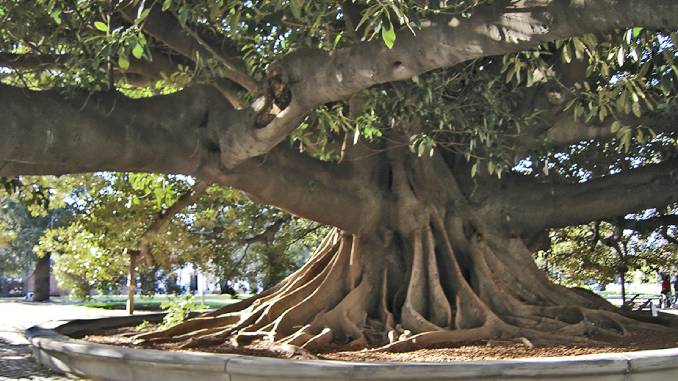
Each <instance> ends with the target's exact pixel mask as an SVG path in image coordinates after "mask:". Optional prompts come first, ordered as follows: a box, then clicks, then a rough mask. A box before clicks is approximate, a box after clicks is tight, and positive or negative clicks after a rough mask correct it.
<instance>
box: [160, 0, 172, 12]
mask: <svg viewBox="0 0 678 381" xmlns="http://www.w3.org/2000/svg"><path fill="white" fill-rule="evenodd" d="M171 6H172V0H165V1H163V3H162V11H163V12H165V11H166V10H168V9H169V8H170V7H171Z"/></svg>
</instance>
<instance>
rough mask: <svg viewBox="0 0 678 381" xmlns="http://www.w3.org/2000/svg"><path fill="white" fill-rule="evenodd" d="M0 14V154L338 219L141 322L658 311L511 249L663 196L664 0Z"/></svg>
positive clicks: (486, 325)
mask: <svg viewBox="0 0 678 381" xmlns="http://www.w3.org/2000/svg"><path fill="white" fill-rule="evenodd" d="M0 17H1V20H2V21H1V22H2V25H3V28H2V31H1V32H0V49H1V53H2V55H1V56H0V60H1V62H2V65H3V66H4V68H5V69H4V70H2V72H1V74H0V75H2V76H3V83H4V84H2V85H0V112H1V113H2V115H3V119H2V122H1V124H0V132H1V133H2V136H3V140H2V141H0V175H3V176H17V175H27V174H33V175H37V174H64V173H77V172H89V171H101V170H116V171H138V172H158V173H169V174H184V175H191V176H195V177H197V178H198V179H200V180H202V181H207V182H209V183H216V184H221V185H226V186H231V187H234V188H237V189H240V190H243V191H245V192H247V193H248V194H249V195H251V196H252V197H253V198H255V199H257V200H260V201H263V202H265V203H268V204H271V205H275V206H277V207H279V208H282V209H285V210H287V211H290V212H292V213H294V214H296V215H299V216H303V217H306V218H310V219H312V220H315V221H317V222H320V223H324V224H328V225H332V226H334V227H336V229H335V230H334V231H333V232H332V233H331V234H330V235H328V236H327V238H326V239H325V241H324V242H323V243H322V244H321V245H320V246H319V247H318V249H317V250H316V252H315V255H314V256H313V257H312V259H311V260H310V261H309V262H308V263H306V265H304V267H302V268H301V269H300V270H299V271H297V272H296V273H295V274H292V275H291V276H290V277H288V278H286V279H285V280H283V281H282V282H281V283H279V284H278V285H277V286H275V287H273V288H271V289H269V290H268V291H266V292H264V293H263V294H261V295H258V296H257V297H254V298H253V299H251V300H248V301H245V302H243V303H239V304H237V305H234V306H231V307H226V308H225V309H222V310H219V311H217V312H214V313H211V314H208V315H206V316H204V317H202V318H200V319H197V320H190V321H188V322H186V323H183V324H181V325H179V326H176V327H173V328H170V329H168V330H165V331H162V332H158V333H153V334H149V335H144V336H143V337H140V339H144V340H147V341H168V340H169V341H172V340H174V341H180V342H184V343H185V344H184V345H186V346H200V345H205V344H208V343H219V342H223V341H224V340H228V339H234V340H235V341H236V342H239V343H243V342H247V341H251V340H269V341H272V342H277V343H286V344H290V345H296V346H302V347H304V348H305V349H308V350H317V349H321V348H322V347H323V346H325V345H328V344H330V343H333V344H337V345H346V346H348V347H354V348H364V347H381V348H383V349H388V350H409V349H415V348H418V347H425V346H431V345H446V344H454V343H458V342H461V341H465V340H478V339H483V338H491V337H503V338H515V337H527V338H529V339H530V340H533V341H536V342H582V341H587V340H590V339H591V338H594V339H599V340H602V339H605V338H609V337H611V336H618V335H625V334H627V333H628V330H629V329H630V328H638V329H652V330H656V329H661V328H658V327H656V326H653V325H647V324H644V323H640V322H637V321H634V320H632V319H629V318H627V317H624V316H622V315H620V314H618V313H616V312H614V309H613V307H611V306H610V305H609V304H607V303H606V302H605V301H604V300H602V299H599V298H597V297H595V296H592V295H589V294H586V293H581V292H578V291H574V290H568V289H565V288H563V287H559V286H556V285H553V284H551V283H550V282H549V281H548V280H547V278H546V277H545V276H544V274H543V273H541V272H540V271H539V269H538V268H537V267H536V265H535V264H534V262H533V261H532V258H531V256H530V252H529V250H528V248H527V246H529V245H531V244H532V243H534V242H538V241H539V239H538V238H539V237H540V236H543V235H544V232H545V229H548V228H553V227H563V226H569V225H576V224H582V223H587V222H590V221H597V220H605V219H610V218H618V217H620V216H624V215H626V214H627V213H630V212H639V211H642V210H645V209H651V208H664V207H665V206H667V205H670V204H671V203H675V202H676V198H677V196H678V186H676V183H677V182H678V178H677V174H676V163H677V162H678V159H677V158H676V136H675V133H676V128H677V127H676V126H677V124H676V123H675V122H676V120H675V115H676V112H675V110H676V103H675V96H676V81H677V80H678V79H677V78H676V75H677V73H678V70H676V65H675V63H674V59H675V57H676V49H677V46H676V42H678V38H676V35H675V34H673V33H672V32H674V31H675V28H676V26H677V25H678V3H677V2H675V1H674V0H646V1H631V0H614V1H613V0H510V1H509V0H494V1H489V0H487V1H483V0H460V1H449V2H438V1H436V2H426V1H416V2H415V1H411V2H405V1H385V0H384V1H382V0H365V1H362V0H356V1H350V2H349V1H346V2H332V1H313V2H301V1H297V0H290V1H282V0H279V1H233V2H222V1H209V2H207V1H206V2H197V1H196V2H188V1H179V0H165V1H157V2H147V1H123V2H111V1H96V2H95V1H78V0H75V1H66V2H56V1H31V2H29V1H8V0H5V1H3V2H2V6H0Z"/></svg>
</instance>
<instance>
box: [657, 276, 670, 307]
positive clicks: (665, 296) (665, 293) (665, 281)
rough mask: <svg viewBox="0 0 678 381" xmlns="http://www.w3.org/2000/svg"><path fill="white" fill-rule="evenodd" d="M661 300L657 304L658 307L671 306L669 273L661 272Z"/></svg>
mask: <svg viewBox="0 0 678 381" xmlns="http://www.w3.org/2000/svg"><path fill="white" fill-rule="evenodd" d="M661 276H662V301H661V303H660V304H659V308H669V307H670V306H671V299H670V296H669V295H670V294H671V282H670V280H669V274H666V273H662V275H661Z"/></svg>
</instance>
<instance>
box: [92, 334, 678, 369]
mask: <svg viewBox="0 0 678 381" xmlns="http://www.w3.org/2000/svg"><path fill="white" fill-rule="evenodd" d="M154 329H157V328H156V327H154V326H147V327H145V328H144V329H142V330H140V329H137V328H135V327H125V328H117V329H111V330H107V331H101V332H97V333H96V334H91V335H87V336H85V337H84V338H83V339H84V340H87V341H91V342H96V343H101V344H110V345H119V346H124V347H129V348H147V349H161V350H173V351H180V350H184V349H181V348H179V347H178V346H177V344H173V343H170V344H153V345H144V346H141V345H136V344H135V343H134V340H133V339H132V336H135V335H138V334H140V333H143V332H148V331H151V330H154ZM593 339H595V338H593ZM676 346H678V337H673V336H670V335H666V334H659V333H657V332H651V331H637V332H634V333H632V334H631V335H629V336H626V337H623V338H619V339H618V340H617V341H614V342H606V343H599V342H592V343H591V344H589V345H586V346H580V345H577V346H574V345H572V346H567V345H552V346H534V345H532V343H530V342H529V341H525V342H523V341H520V342H512V341H495V340H485V341H479V342H474V343H466V344H464V345H460V346H457V347H453V348H439V349H421V350H416V351H412V352H404V353H390V352H376V351H370V350H360V351H349V350H345V349H346V348H331V347H328V348H326V349H325V350H324V351H322V352H321V353H314V354H311V353H309V352H307V351H305V350H302V349H299V348H297V347H292V346H289V345H277V344H271V343H268V342H261V341H258V342H253V343H252V344H248V345H240V346H234V345H232V344H231V343H228V342H227V343H223V344H221V345H219V346H211V347H203V348H199V349H186V351H200V352H212V353H230V354H240V355H251V356H263V357H275V358H286V359H306V360H307V359H319V360H339V361H366V362H379V361H380V362H405V361H410V362H446V361H471V360H505V359H516V358H530V357H558V356H580V355H589V354H596V353H618V352H631V351H640V350H650V349H664V348H672V347H676Z"/></svg>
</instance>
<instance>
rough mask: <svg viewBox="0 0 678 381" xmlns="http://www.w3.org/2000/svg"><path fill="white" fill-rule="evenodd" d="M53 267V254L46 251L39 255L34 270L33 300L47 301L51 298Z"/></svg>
mask: <svg viewBox="0 0 678 381" xmlns="http://www.w3.org/2000/svg"><path fill="white" fill-rule="evenodd" d="M51 267H52V263H51V254H50V253H46V254H45V255H43V256H42V257H38V261H37V262H36V264H35V270H34V271H33V301H34V302H45V301H47V300H49V294H50V287H49V275H50V270H51Z"/></svg>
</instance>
